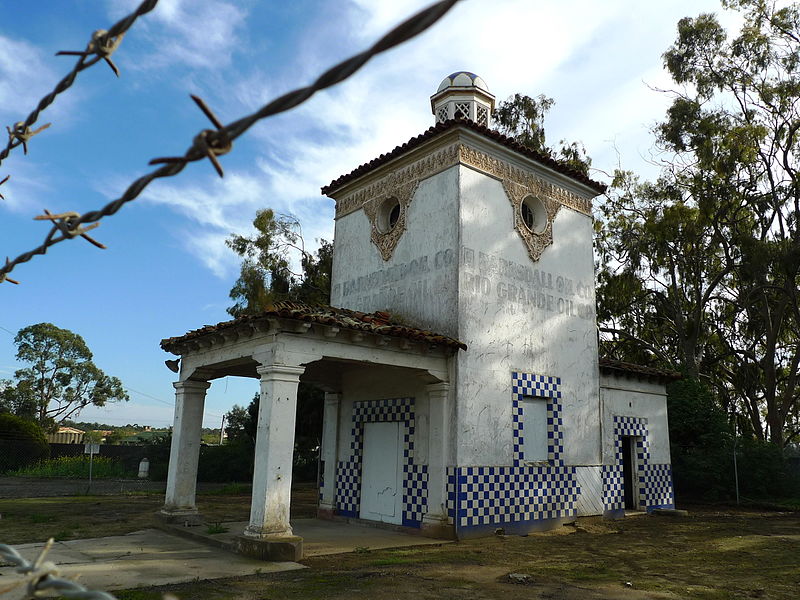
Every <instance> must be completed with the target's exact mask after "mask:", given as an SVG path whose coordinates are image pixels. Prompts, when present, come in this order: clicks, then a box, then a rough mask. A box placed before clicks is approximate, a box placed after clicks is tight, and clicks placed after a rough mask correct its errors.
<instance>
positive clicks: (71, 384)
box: [0, 323, 128, 429]
mask: <svg viewBox="0 0 800 600" xmlns="http://www.w3.org/2000/svg"><path fill="white" fill-rule="evenodd" d="M14 343H15V344H16V346H17V355H16V358H17V360H18V361H20V362H22V363H27V366H26V367H24V368H22V369H19V370H17V371H16V373H14V377H15V379H16V381H15V382H10V381H2V382H0V410H2V411H8V412H13V413H14V414H17V415H19V416H23V417H26V418H30V419H36V420H37V421H38V422H39V424H40V425H42V426H43V427H47V428H49V429H55V424H56V422H58V421H63V420H64V419H67V418H68V417H70V416H71V415H74V414H77V413H79V412H80V411H81V409H83V408H84V407H86V406H89V405H93V406H105V404H106V402H116V401H121V400H128V395H127V394H126V393H125V390H124V389H123V388H122V383H121V382H120V380H119V379H117V378H116V377H109V376H108V375H106V374H105V373H103V371H101V370H100V369H99V368H98V367H97V366H96V365H95V364H94V363H93V362H92V353H91V352H90V351H89V348H88V347H87V346H86V342H84V340H83V338H82V337H81V336H79V335H78V334H76V333H73V332H71V331H69V330H67V329H61V328H59V327H56V326H55V325H53V324H52V323H38V324H36V325H30V326H29V327H25V328H23V329H20V330H19V332H17V335H16V337H15V338H14Z"/></svg>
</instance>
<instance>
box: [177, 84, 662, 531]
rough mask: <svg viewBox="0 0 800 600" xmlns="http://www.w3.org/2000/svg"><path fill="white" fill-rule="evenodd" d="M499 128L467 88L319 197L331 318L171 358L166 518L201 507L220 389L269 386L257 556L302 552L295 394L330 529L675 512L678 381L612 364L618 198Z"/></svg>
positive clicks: (508, 524) (212, 336)
mask: <svg viewBox="0 0 800 600" xmlns="http://www.w3.org/2000/svg"><path fill="white" fill-rule="evenodd" d="M493 108H494V96H492V94H491V93H490V92H489V91H488V88H487V86H486V84H485V83H484V81H483V80H482V79H481V78H480V77H477V76H475V75H474V74H471V73H467V72H459V73H454V74H452V75H450V76H449V77H447V78H445V80H444V81H443V82H442V83H441V85H440V86H439V88H438V90H437V92H436V93H435V94H434V95H433V96H432V97H431V110H432V112H433V115H434V119H435V122H436V124H435V125H434V126H433V127H432V128H430V129H429V130H427V131H426V132H424V133H423V134H421V135H419V136H417V137H415V138H412V139H411V140H409V141H408V142H407V143H406V144H404V145H403V146H400V147H397V148H395V149H394V150H392V151H390V152H388V153H387V154H384V155H381V157H379V158H377V159H375V160H373V161H371V162H369V163H366V164H364V165H362V166H360V167H358V168H357V169H355V170H354V171H352V172H351V173H349V174H346V175H343V176H342V177H340V178H338V179H336V180H335V181H333V182H331V183H330V184H329V185H328V186H326V187H324V188H323V193H324V194H326V195H328V196H329V197H331V198H333V199H334V200H335V201H336V227H335V238H334V264H333V276H332V297H331V303H332V305H333V307H338V308H330V307H307V306H303V305H292V304H282V305H278V306H275V307H274V308H273V310H270V311H267V312H266V313H264V314H263V315H260V316H258V317H247V318H243V319H237V320H234V321H230V322H227V323H222V324H219V325H216V326H213V327H206V328H203V329H200V330H197V331H195V332H190V333H188V334H186V335H184V336H181V337H178V338H170V339H167V340H164V341H163V342H162V346H163V347H164V349H165V350H168V351H170V352H173V353H175V354H178V355H180V356H181V357H182V363H181V372H180V381H179V382H178V383H176V388H177V390H178V394H177V400H178V401H177V403H176V421H175V429H174V431H175V434H174V438H173V453H172V457H171V461H172V462H171V465H170V479H169V482H168V490H167V501H166V505H165V511H166V512H167V513H170V512H172V513H175V514H181V513H182V511H183V512H184V513H185V512H191V511H192V510H193V509H194V479H195V478H196V464H197V449H196V448H194V447H193V446H191V443H192V441H191V440H192V439H193V436H194V432H195V430H197V429H198V428H199V426H200V425H199V423H200V419H201V415H202V398H203V394H204V391H205V389H206V387H207V386H208V383H207V382H208V381H211V380H212V379H214V378H216V377H221V376H224V375H243V376H251V377H259V378H260V379H261V385H262V398H261V414H260V417H259V433H258V442H257V448H256V474H255V482H254V491H253V509H252V513H251V522H250V526H249V527H248V530H247V532H245V533H246V536H249V537H250V538H252V539H255V540H275V539H277V538H280V537H281V536H283V537H287V536H290V534H291V528H290V526H289V521H288V519H289V507H288V489H289V485H290V480H291V448H292V435H293V429H294V410H295V403H296V400H295V396H296V387H297V382H298V381H299V380H300V379H302V380H304V381H308V382H310V383H312V384H314V385H318V386H320V387H322V388H323V389H325V390H326V392H327V394H326V400H325V422H324V436H323V444H322V460H323V464H324V469H323V479H322V482H321V489H320V514H321V515H322V516H329V517H336V516H339V517H348V518H359V519H366V520H370V521H380V522H385V523H390V524H394V525H398V526H405V527H409V528H415V529H421V530H422V531H423V532H424V533H427V534H429V535H440V536H450V537H452V536H457V537H459V538H463V537H469V536H474V535H485V534H487V533H493V532H495V531H496V530H498V529H502V530H504V531H505V532H506V533H513V532H517V533H526V532H528V531H532V530H537V529H543V528H548V527H553V526H555V525H557V524H559V523H561V522H563V521H564V520H568V519H573V518H574V517H575V516H580V515H592V514H605V515H607V516H620V515H621V514H623V513H624V510H625V509H626V507H627V508H628V509H636V510H651V509H653V508H657V507H672V506H673V493H672V481H671V471H670V456H669V439H668V431H667V414H666V393H665V389H664V383H665V382H666V381H667V380H668V379H669V378H670V377H671V374H669V373H664V372H660V371H656V370H653V369H648V368H644V367H638V366H635V365H627V364H621V363H615V362H611V361H601V360H599V358H598V342H597V325H596V317H595V296H594V267H593V253H592V216H591V207H592V199H593V198H594V197H595V196H597V195H598V194H600V193H602V192H603V189H604V187H603V186H602V185H601V184H598V183H596V182H594V181H592V180H591V179H589V178H587V177H586V176H584V175H583V174H581V173H579V172H576V171H573V170H570V169H568V168H566V167H564V166H563V165H561V164H560V163H557V162H555V161H553V160H551V159H549V158H547V157H544V156H541V155H539V154H537V153H535V152H532V151H531V150H528V149H526V148H524V147H522V146H520V145H519V144H517V143H516V142H515V141H513V140H511V139H509V138H506V137H504V136H502V135H500V134H499V133H497V132H495V131H494V130H492V129H491V111H492V109H493ZM399 323H402V325H399ZM434 332H435V333H434ZM198 407H199V408H198ZM198 410H199V412H197V411H198ZM198 442H199V436H198Z"/></svg>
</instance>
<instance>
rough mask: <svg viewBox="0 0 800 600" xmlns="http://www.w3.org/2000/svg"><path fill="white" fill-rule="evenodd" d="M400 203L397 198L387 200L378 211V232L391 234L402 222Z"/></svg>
mask: <svg viewBox="0 0 800 600" xmlns="http://www.w3.org/2000/svg"><path fill="white" fill-rule="evenodd" d="M401 210H402V209H401V207H400V201H399V200H398V199H397V198H387V199H386V200H384V201H383V203H382V204H381V207H380V210H379V211H378V223H377V225H378V231H380V232H381V233H389V232H390V231H391V230H392V229H394V228H395V226H396V225H397V222H398V221H399V220H400V211H401Z"/></svg>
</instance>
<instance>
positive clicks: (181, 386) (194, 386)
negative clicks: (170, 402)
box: [172, 379, 211, 392]
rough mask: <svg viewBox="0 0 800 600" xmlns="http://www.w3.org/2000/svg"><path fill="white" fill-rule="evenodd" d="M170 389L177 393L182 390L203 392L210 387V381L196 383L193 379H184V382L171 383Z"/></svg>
mask: <svg viewBox="0 0 800 600" xmlns="http://www.w3.org/2000/svg"><path fill="white" fill-rule="evenodd" d="M172 387H174V388H175V389H176V390H178V391H179V392H180V391H182V390H190V391H196V392H204V391H206V390H207V389H208V388H210V387H211V382H210V381H196V380H194V379H186V380H184V381H175V382H173V383H172Z"/></svg>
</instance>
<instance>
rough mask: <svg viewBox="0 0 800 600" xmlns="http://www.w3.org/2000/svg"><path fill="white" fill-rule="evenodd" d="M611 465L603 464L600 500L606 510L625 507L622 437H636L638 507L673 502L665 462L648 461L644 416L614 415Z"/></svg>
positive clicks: (668, 505) (670, 473)
mask: <svg viewBox="0 0 800 600" xmlns="http://www.w3.org/2000/svg"><path fill="white" fill-rule="evenodd" d="M613 435H614V464H613V465H603V470H602V473H603V502H604V505H605V509H606V510H611V511H616V510H622V509H623V508H624V507H625V490H624V474H623V468H622V460H623V457H622V455H623V451H622V438H623V436H632V437H634V438H635V439H636V459H637V460H636V467H637V469H636V474H635V477H637V479H638V481H639V497H638V498H637V504H638V507H639V509H640V510H649V509H652V508H656V507H673V506H674V505H675V498H674V493H673V491H672V469H671V467H670V465H668V464H650V444H649V442H648V440H647V436H648V428H647V419H646V418H644V417H629V416H621V415H615V416H614V434H613Z"/></svg>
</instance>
